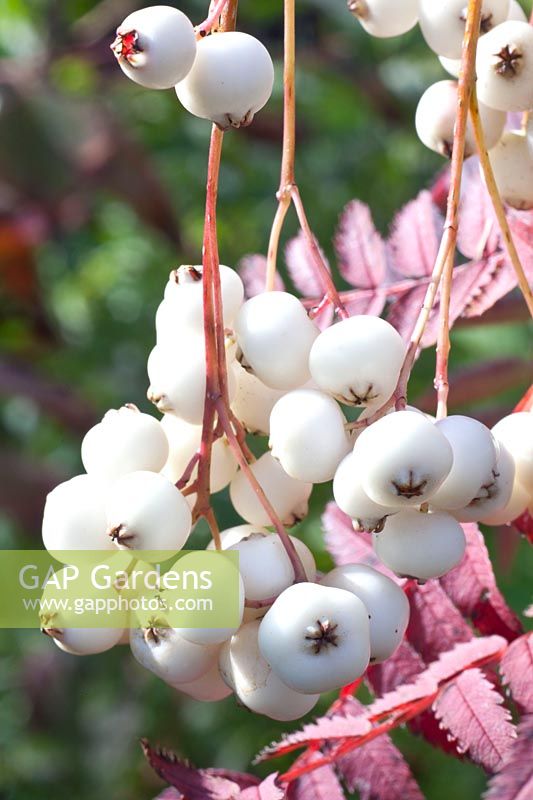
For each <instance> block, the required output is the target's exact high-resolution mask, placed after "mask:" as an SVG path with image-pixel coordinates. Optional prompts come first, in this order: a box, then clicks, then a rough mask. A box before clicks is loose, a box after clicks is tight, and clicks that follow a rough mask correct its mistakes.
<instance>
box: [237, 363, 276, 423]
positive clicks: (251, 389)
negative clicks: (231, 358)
mask: <svg viewBox="0 0 533 800" xmlns="http://www.w3.org/2000/svg"><path fill="white" fill-rule="evenodd" d="M234 369H235V375H236V378H237V391H236V394H235V399H234V400H233V403H232V404H231V407H232V410H233V413H234V414H235V416H236V417H237V419H238V420H239V421H240V422H241V423H242V424H243V426H244V427H245V428H246V430H247V431H249V432H250V433H261V434H265V435H268V434H269V432H270V414H271V412H272V409H273V408H274V405H275V404H276V403H277V401H278V400H279V399H280V397H283V395H284V394H285V391H284V390H283V389H272V388H271V387H270V386H267V385H266V384H265V383H263V382H262V381H260V380H259V378H257V377H256V376H255V375H253V374H252V373H251V372H249V371H248V370H246V369H244V367H242V366H241V365H240V364H239V363H238V362H235V367H234Z"/></svg>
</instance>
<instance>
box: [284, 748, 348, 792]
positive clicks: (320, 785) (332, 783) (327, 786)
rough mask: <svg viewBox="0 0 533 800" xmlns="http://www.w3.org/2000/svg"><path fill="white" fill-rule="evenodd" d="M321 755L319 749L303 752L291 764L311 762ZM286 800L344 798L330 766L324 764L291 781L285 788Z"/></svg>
mask: <svg viewBox="0 0 533 800" xmlns="http://www.w3.org/2000/svg"><path fill="white" fill-rule="evenodd" d="M321 757H322V754H321V753H320V751H315V752H312V753H309V754H308V753H305V754H304V755H303V756H300V758H299V759H297V761H295V763H294V765H293V766H294V767H297V766H300V765H301V764H304V763H305V764H309V763H313V761H316V760H317V759H319V758H321ZM287 800H344V792H343V791H342V787H341V785H340V783H339V781H338V778H337V776H336V775H335V772H334V771H333V769H332V767H330V766H327V765H326V766H324V767H318V768H317V769H314V770H313V771H312V772H306V773H305V775H302V776H301V777H300V778H296V780H295V781H292V782H291V783H290V784H289V786H288V789H287Z"/></svg>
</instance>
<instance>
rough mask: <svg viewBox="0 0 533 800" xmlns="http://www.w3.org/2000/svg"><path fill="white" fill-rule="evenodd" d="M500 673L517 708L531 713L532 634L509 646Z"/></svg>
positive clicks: (532, 678) (532, 679)
mask: <svg viewBox="0 0 533 800" xmlns="http://www.w3.org/2000/svg"><path fill="white" fill-rule="evenodd" d="M500 671H501V674H502V677H503V682H504V683H505V684H506V685H507V686H508V687H509V690H510V692H511V695H512V698H513V700H514V701H515V703H516V704H517V706H518V707H519V708H520V709H521V710H522V711H525V712H527V713H533V633H526V634H525V635H524V636H520V638H518V639H515V641H514V642H512V643H511V644H510V645H509V648H508V650H507V652H506V653H505V655H504V657H503V659H502V662H501V665H500Z"/></svg>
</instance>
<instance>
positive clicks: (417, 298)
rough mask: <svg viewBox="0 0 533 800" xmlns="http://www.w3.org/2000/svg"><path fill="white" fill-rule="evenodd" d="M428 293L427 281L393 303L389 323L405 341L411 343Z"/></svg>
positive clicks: (388, 318)
mask: <svg viewBox="0 0 533 800" xmlns="http://www.w3.org/2000/svg"><path fill="white" fill-rule="evenodd" d="M426 291H427V281H423V282H422V283H420V285H418V286H415V287H413V288H412V289H408V290H407V291H405V292H402V294H400V295H398V296H397V297H396V299H395V300H394V301H393V302H392V303H391V305H390V308H389V311H388V314H387V321H388V322H390V324H391V325H393V326H394V327H395V328H396V330H397V331H398V333H399V334H400V336H401V337H402V339H403V340H404V341H406V342H407V341H409V339H410V338H411V334H412V333H413V330H414V327H415V323H416V320H417V318H418V314H419V312H420V309H421V308H422V304H423V302H424V297H425V296H426Z"/></svg>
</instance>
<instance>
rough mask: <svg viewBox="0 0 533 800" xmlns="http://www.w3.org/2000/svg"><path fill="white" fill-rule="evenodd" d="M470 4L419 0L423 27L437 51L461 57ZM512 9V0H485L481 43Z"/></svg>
mask: <svg viewBox="0 0 533 800" xmlns="http://www.w3.org/2000/svg"><path fill="white" fill-rule="evenodd" d="M467 6H468V3H465V2H464V0H445V2H435V0H419V7H418V9H419V23H420V30H421V31H422V36H423V37H424V39H425V40H426V42H427V44H428V45H429V47H431V49H432V50H434V52H435V53H437V55H439V56H446V57H447V58H461V49H462V46H463V38H464V33H465V24H466V10H467ZM508 13H509V0H483V3H482V5H481V25H480V34H481V38H480V43H481V41H483V37H484V35H485V34H487V33H488V32H489V31H491V30H492V29H493V28H495V26H497V25H500V24H501V23H502V22H504V20H506V19H507V14H508Z"/></svg>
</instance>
